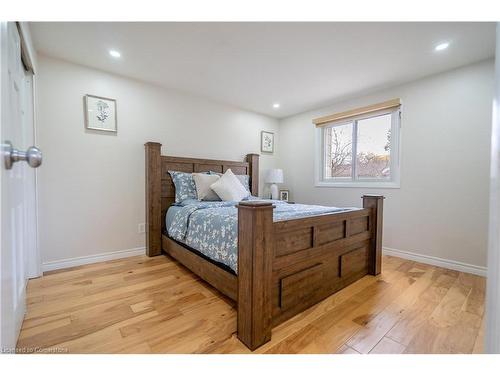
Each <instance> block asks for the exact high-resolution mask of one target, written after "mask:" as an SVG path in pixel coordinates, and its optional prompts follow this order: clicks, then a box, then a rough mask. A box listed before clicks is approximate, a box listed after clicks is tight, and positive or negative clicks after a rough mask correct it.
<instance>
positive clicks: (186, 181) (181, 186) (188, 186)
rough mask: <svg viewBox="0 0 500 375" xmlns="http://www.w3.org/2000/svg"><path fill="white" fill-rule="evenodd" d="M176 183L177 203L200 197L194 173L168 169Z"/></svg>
mask: <svg viewBox="0 0 500 375" xmlns="http://www.w3.org/2000/svg"><path fill="white" fill-rule="evenodd" d="M168 173H170V176H172V181H173V182H174V185H175V203H182V201H184V200H186V199H198V196H197V194H196V185H195V184H194V180H193V174H192V173H186V172H177V171H168Z"/></svg>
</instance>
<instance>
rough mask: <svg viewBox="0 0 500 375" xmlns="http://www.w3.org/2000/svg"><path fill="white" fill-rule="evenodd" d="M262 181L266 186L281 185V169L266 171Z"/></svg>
mask: <svg viewBox="0 0 500 375" xmlns="http://www.w3.org/2000/svg"><path fill="white" fill-rule="evenodd" d="M264 181H265V182H266V183H268V184H281V183H283V169H268V170H267V173H266V176H265V178H264Z"/></svg>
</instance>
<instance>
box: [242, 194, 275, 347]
mask: <svg viewBox="0 0 500 375" xmlns="http://www.w3.org/2000/svg"><path fill="white" fill-rule="evenodd" d="M237 207H238V332H237V334H238V338H239V339H240V340H241V341H242V342H243V343H244V344H245V345H246V346H248V347H249V348H250V349H251V350H254V349H256V348H257V347H259V346H261V345H262V344H264V343H266V342H267V341H269V340H270V339H271V323H272V304H271V285H272V262H273V254H274V249H273V245H274V241H273V208H274V206H273V205H272V203H270V202H259V201H244V202H240V203H239V204H238V205H237Z"/></svg>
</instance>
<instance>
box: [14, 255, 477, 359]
mask: <svg viewBox="0 0 500 375" xmlns="http://www.w3.org/2000/svg"><path fill="white" fill-rule="evenodd" d="M484 291H485V279H484V278H483V277H479V276H474V275H470V274H466V273H461V272H456V271H450V270H446V269H442V268H438V267H433V266H429V265H425V264H420V263H416V262H412V261H407V260H403V259H399V258H394V257H384V260H383V272H382V274H381V275H379V276H377V277H373V276H366V277H364V278H363V279H361V280H359V281H357V282H356V283H354V284H352V285H350V286H349V287H347V288H345V289H343V290H341V291H339V292H338V293H336V294H334V295H333V296H330V297H329V298H327V299H326V300H324V301H322V302H321V303H319V304H317V305H315V306H313V307H311V308H310V309H308V310H306V311H304V312H303V313H301V314H299V315H297V316H295V317H294V318H292V319H290V320H289V321H287V322H285V323H283V324H281V325H280V326H278V327H276V328H274V329H273V332H272V335H273V337H272V340H271V342H269V343H267V344H265V345H264V346H262V347H260V348H259V349H258V350H257V351H256V352H257V353H346V354H347V353H349V354H351V353H352V354H359V353H471V352H472V353H481V352H482V350H483V345H482V342H483V332H484V327H483V325H484V320H483V314H484ZM27 295H28V307H27V314H26V318H25V320H24V323H23V327H22V331H21V334H20V337H19V341H18V347H19V348H43V349H45V350H46V351H47V352H69V353H250V351H249V350H248V349H247V348H246V347H245V346H244V345H243V344H242V343H241V342H239V341H238V339H237V338H236V336H235V331H236V311H235V308H234V304H233V303H232V302H231V301H229V300H228V299H227V298H225V297H223V296H222V295H221V294H219V293H218V292H217V291H216V290H214V289H213V288H211V287H210V286H209V285H208V284H205V283H204V282H202V281H200V280H199V279H198V278H197V277H196V276H195V275H193V274H192V273H191V272H189V271H188V270H186V269H185V268H183V267H182V266H181V265H179V264H178V263H176V262H175V261H173V260H172V259H170V258H167V257H166V256H158V257H155V258H147V257H146V256H140V257H132V258H127V259H120V260H115V261H109V262H103V263H97V264H93V265H88V266H81V267H76V268H73V269H69V270H64V271H59V272H52V273H48V274H46V275H45V276H43V277H41V278H39V279H35V280H31V281H30V282H29V284H28V291H27Z"/></svg>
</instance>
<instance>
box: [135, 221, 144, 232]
mask: <svg viewBox="0 0 500 375" xmlns="http://www.w3.org/2000/svg"><path fill="white" fill-rule="evenodd" d="M137 232H138V233H146V223H139V225H138V226H137Z"/></svg>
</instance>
